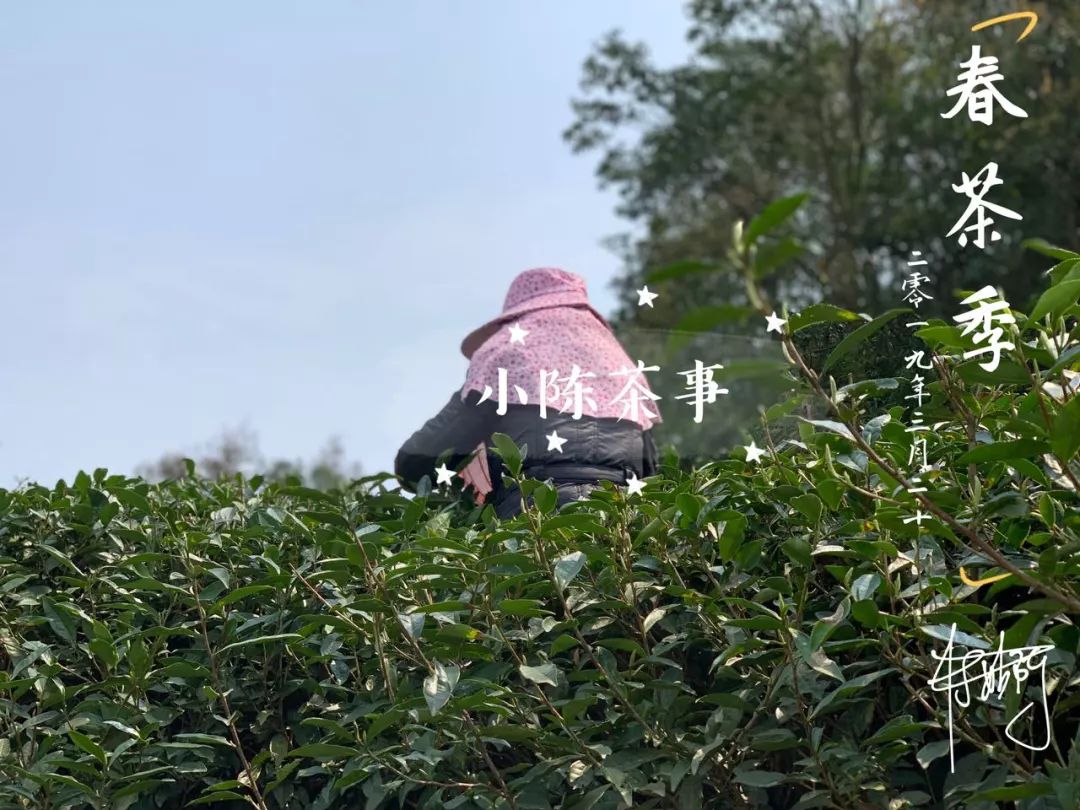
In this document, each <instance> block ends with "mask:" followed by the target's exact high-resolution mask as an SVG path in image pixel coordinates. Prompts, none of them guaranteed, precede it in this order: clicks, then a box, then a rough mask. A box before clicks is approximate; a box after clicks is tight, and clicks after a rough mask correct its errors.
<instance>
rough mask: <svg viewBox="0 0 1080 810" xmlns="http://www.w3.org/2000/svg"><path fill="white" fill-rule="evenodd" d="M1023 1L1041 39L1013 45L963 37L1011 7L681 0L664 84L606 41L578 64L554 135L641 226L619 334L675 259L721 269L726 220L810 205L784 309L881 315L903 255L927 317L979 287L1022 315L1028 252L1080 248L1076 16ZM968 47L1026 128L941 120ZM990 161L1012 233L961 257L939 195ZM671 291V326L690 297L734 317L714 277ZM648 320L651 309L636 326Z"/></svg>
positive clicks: (642, 58)
mask: <svg viewBox="0 0 1080 810" xmlns="http://www.w3.org/2000/svg"><path fill="white" fill-rule="evenodd" d="M1030 5H1032V6H1033V7H1035V8H1036V9H1037V10H1038V12H1039V15H1040V22H1039V25H1038V27H1037V29H1036V31H1035V32H1034V33H1033V34H1032V35H1031V36H1030V37H1028V38H1027V39H1025V40H1024V41H1023V42H1022V43H1017V42H1016V41H1015V40H1016V37H1017V35H1018V33H1019V32H1018V27H1019V25H1018V24H1014V25H1013V26H998V27H995V28H991V29H987V30H985V31H982V32H980V33H979V34H977V35H976V34H973V33H972V32H971V31H970V27H971V25H972V24H974V23H976V22H979V21H980V20H982V19H986V18H989V17H991V16H994V15H996V14H1001V13H1004V12H1006V11H1014V10H1015V8H1013V7H1012V5H1011V4H1006V3H1004V2H991V3H986V4H983V5H982V6H981V7H980V8H978V9H973V8H972V7H971V4H970V3H960V2H955V0H954V1H953V2H948V1H947V2H935V3H932V4H930V3H921V2H914V1H913V0H892V1H891V2H880V1H876V0H798V2H796V1H795V0H693V2H691V3H689V5H688V10H689V17H690V27H689V31H688V40H689V42H690V43H691V44H692V46H693V47H694V54H693V58H692V59H691V60H690V61H689V62H688V63H687V64H685V65H681V66H678V67H675V68H672V69H666V70H664V69H659V68H656V67H655V66H654V65H652V64H651V62H650V61H649V58H648V54H647V51H646V48H645V47H644V46H643V45H641V44H632V43H629V42H627V41H626V40H624V39H623V38H622V37H621V36H620V35H619V34H618V33H612V34H610V35H609V36H608V37H607V38H606V39H605V40H604V41H603V42H602V43H600V45H599V46H598V47H597V48H596V50H595V52H594V53H593V54H592V55H591V56H590V57H589V58H588V59H587V60H586V62H585V65H584V71H583V79H582V89H583V96H582V97H581V98H579V99H577V100H575V101H574V102H573V107H574V110H575V113H576V121H575V122H574V124H573V125H572V126H571V127H570V128H569V129H568V130H567V131H566V133H565V137H566V139H567V141H568V142H569V143H570V145H571V146H572V147H573V149H574V150H575V151H578V152H586V151H599V152H600V153H601V159H600V162H599V165H598V168H597V174H598V177H599V179H600V181H601V183H602V184H604V185H606V186H613V187H615V188H616V189H618V191H619V194H620V198H621V205H620V207H619V211H620V213H621V214H622V215H623V216H625V217H627V218H628V219H629V220H631V221H633V222H636V223H639V224H641V225H643V226H644V228H645V235H644V237H643V238H641V239H639V240H637V241H633V240H631V239H629V238H624V239H623V240H622V242H621V243H620V244H621V246H622V253H623V256H624V260H625V265H626V266H625V271H624V274H623V278H622V279H621V283H620V287H621V290H622V292H623V300H624V304H625V306H624V308H623V310H622V312H621V313H620V318H619V320H622V321H633V322H635V324H637V325H641V324H640V320H639V319H640V317H641V315H640V312H639V310H638V308H637V307H634V306H632V290H633V289H634V288H635V287H637V286H640V284H641V283H642V280H643V278H645V276H646V275H647V274H648V273H649V272H651V271H654V270H656V269H657V268H659V267H663V266H665V265H667V264H670V263H671V262H674V261H679V260H687V259H693V260H699V261H701V262H704V263H708V264H723V261H724V251H725V245H727V244H728V243H729V240H728V235H729V234H730V232H731V227H732V225H733V224H734V222H735V221H737V220H740V219H742V220H747V219H749V218H750V217H751V216H753V215H754V214H755V213H756V212H757V211H759V210H760V209H762V208H763V207H764V206H765V205H766V204H767V203H768V202H769V201H771V200H773V199H776V198H778V197H782V196H785V195H789V194H792V193H795V192H801V191H806V192H809V194H810V202H809V203H808V204H807V205H805V206H804V207H803V209H802V210H801V211H800V212H799V215H798V216H797V217H796V218H795V219H794V220H793V221H792V223H791V225H792V235H793V236H794V237H796V238H797V240H798V242H799V243H800V244H802V245H803V246H804V247H805V250H804V251H803V252H802V253H801V254H800V255H797V256H796V255H794V254H792V255H789V256H787V257H786V258H789V259H790V270H789V271H788V272H787V273H785V274H784V275H783V276H780V277H777V278H776V279H774V280H773V281H772V282H771V285H772V286H773V288H774V291H776V290H779V291H780V292H781V293H782V298H783V300H786V301H788V302H789V303H790V304H791V305H792V306H795V307H798V306H802V305H805V304H806V303H810V302H813V301H818V300H821V299H823V298H828V299H829V300H830V301H831V302H833V303H835V304H837V305H840V306H845V307H848V308H856V309H868V310H881V309H884V308H887V307H889V306H893V305H895V304H896V303H897V302H898V301H899V300H900V298H901V297H902V294H901V292H900V289H899V279H900V276H901V274H902V273H906V271H907V267H906V260H907V258H908V255H909V253H910V251H913V250H920V251H922V252H923V254H924V258H926V259H927V260H928V261H929V264H928V265H927V273H926V274H927V275H928V276H930V279H931V282H930V283H931V287H930V290H931V294H933V295H934V300H933V301H932V302H930V303H928V305H927V307H926V308H927V309H928V310H929V311H930V312H933V313H935V314H944V313H946V312H951V311H952V310H953V308H954V304H955V297H954V293H955V291H956V290H958V289H974V288H976V287H979V286H982V285H983V284H987V283H993V284H1000V285H1001V286H1002V287H1004V289H1005V292H1006V294H1007V297H1008V298H1009V300H1010V301H1012V302H1013V303H1015V304H1017V305H1018V306H1022V305H1024V304H1025V303H1026V302H1027V301H1028V300H1029V299H1030V297H1031V295H1032V294H1033V293H1034V291H1035V290H1037V289H1038V288H1039V285H1040V273H1041V270H1042V269H1044V268H1043V266H1042V261H1041V257H1038V256H1032V255H1031V254H1029V253H1025V252H1024V250H1023V248H1022V245H1021V242H1022V240H1023V238H1024V237H1025V236H1040V237H1044V238H1046V239H1047V240H1048V241H1051V242H1053V243H1055V244H1058V245H1061V246H1062V247H1065V248H1071V249H1076V248H1077V247H1080V227H1078V226H1080V218H1078V216H1080V212H1078V209H1080V150H1077V148H1076V144H1077V143H1078V142H1080V117H1078V116H1076V114H1075V112H1074V111H1075V110H1076V108H1077V106H1078V102H1080V79H1078V77H1080V55H1078V53H1077V50H1076V48H1075V46H1074V43H1075V41H1076V39H1077V35H1078V34H1080V4H1076V3H1068V4H1055V6H1054V7H1053V8H1050V7H1048V6H1047V4H1045V3H1032V4H1030ZM976 42H977V43H980V44H982V45H983V48H984V51H985V52H986V53H988V54H992V55H994V56H997V57H998V58H999V59H1000V70H1001V72H1002V74H1003V75H1004V77H1005V80H1004V81H1003V82H1002V83H1001V84H1000V85H999V87H1000V88H1001V90H1002V92H1003V93H1004V94H1005V95H1006V96H1007V97H1008V98H1010V99H1011V100H1012V101H1014V102H1015V103H1017V104H1019V105H1020V106H1021V107H1023V108H1025V109H1026V110H1027V111H1028V113H1029V117H1028V118H1026V119H1018V118H1011V117H1007V116H1004V115H999V120H996V121H995V122H994V125H993V126H990V127H986V126H983V125H981V124H976V123H974V122H971V121H969V120H967V119H966V117H965V116H963V115H961V116H958V117H956V118H953V119H944V118H942V113H943V112H946V111H947V110H948V107H949V106H951V105H952V101H951V100H949V99H947V98H946V96H945V92H946V90H947V89H949V88H950V87H952V86H953V85H955V84H956V76H957V73H958V71H959V67H958V63H959V62H960V61H963V60H965V59H967V58H968V57H969V55H970V51H971V46H972V44H973V43H976ZM991 160H993V161H996V162H997V163H998V164H999V165H1000V176H1001V177H1002V178H1003V179H1004V181H1005V184H1004V185H1003V186H999V187H998V188H997V189H995V192H994V194H995V195H996V196H995V197H994V198H993V199H994V200H995V201H996V202H999V203H1000V204H1002V205H1005V206H1006V207H1008V208H1011V209H1013V210H1016V211H1019V212H1021V213H1022V215H1023V217H1024V221H1023V222H1022V223H1013V222H1011V221H1009V222H1007V224H1008V227H1003V228H1001V231H1002V236H1003V238H1002V239H1001V241H1000V242H997V243H995V244H994V245H993V246H992V247H991V248H989V249H987V250H986V251H985V252H983V251H979V250H978V249H974V248H971V247H970V246H969V248H968V249H963V248H961V247H960V246H959V245H958V244H956V242H955V238H953V239H946V238H945V234H946V233H947V231H948V230H949V228H950V227H951V224H952V223H953V222H955V221H956V220H957V218H958V217H959V216H960V214H961V213H962V212H963V202H962V198H959V197H958V196H957V195H956V194H955V193H954V192H953V190H952V188H951V186H952V184H954V183H959V182H960V177H961V172H968V173H969V174H974V173H976V172H978V171H979V170H980V169H981V168H982V167H983V166H984V165H985V164H986V163H987V162H988V161H991ZM777 249H778V250H780V251H781V252H782V253H783V252H784V251H789V250H790V248H789V247H788V248H785V247H778V248H777ZM664 292H665V296H666V297H668V298H669V303H670V305H671V306H670V307H669V309H668V310H667V311H666V312H665V313H663V317H666V318H669V320H667V321H666V324H665V325H666V326H672V325H673V323H674V321H673V320H670V318H674V319H676V320H677V319H678V318H679V317H680V316H681V315H683V314H685V312H686V311H688V309H689V308H690V306H691V304H692V303H693V302H697V303H700V302H701V299H706V300H708V301H710V302H713V303H734V304H739V303H744V302H745V300H744V295H743V294H742V292H741V291H740V289H739V287H738V285H737V284H736V283H734V282H733V281H732V280H731V279H730V278H725V277H724V275H723V274H716V273H712V274H708V275H707V276H706V275H694V276H692V277H687V278H684V279H682V280H681V281H680V283H679V284H678V285H669V288H668V289H665V290H664ZM660 317H661V313H659V312H652V313H646V315H645V318H646V319H647V322H646V323H645V325H647V326H648V325H656V320H657V319H659V318H660ZM649 319H651V322H650V320H649Z"/></svg>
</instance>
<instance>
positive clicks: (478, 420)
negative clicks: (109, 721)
mask: <svg viewBox="0 0 1080 810" xmlns="http://www.w3.org/2000/svg"><path fill="white" fill-rule="evenodd" d="M479 398H480V395H479V392H476V391H471V392H469V396H468V398H467V399H466V400H462V398H461V393H460V391H454V393H453V394H451V395H450V401H449V402H447V403H446V404H445V405H444V406H443V407H442V410H440V411H439V412H438V413H437V414H435V416H433V417H432V418H431V419H429V420H428V421H427V422H425V423H424V426H423V427H422V428H420V429H419V430H418V431H416V432H415V433H414V434H413V435H412V436H410V437H409V439H408V440H407V441H406V442H405V444H403V445H402V446H401V449H400V450H398V453H397V458H396V459H395V460H394V473H395V474H396V475H398V476H399V477H400V478H401V479H402V480H403V481H404V483H405V486H406V488H408V489H410V490H415V489H416V485H417V483H418V482H419V481H420V479H421V478H423V477H424V476H425V475H427V476H430V477H432V478H434V477H435V476H434V473H435V462H436V461H437V460H438V459H439V456H442V455H443V454H447V453H448V454H449V456H448V458H447V459H446V466H448V467H450V468H456V467H457V466H458V465H459V464H460V463H461V462H462V461H464V460H465V458H466V457H467V456H468V455H469V454H470V453H472V452H473V450H475V449H476V446H477V445H478V444H479V443H480V442H482V441H487V440H488V439H490V438H491V435H490V425H489V420H488V413H487V410H488V409H487V408H483V407H477V404H476V402H477V400H478V399H479Z"/></svg>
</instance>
